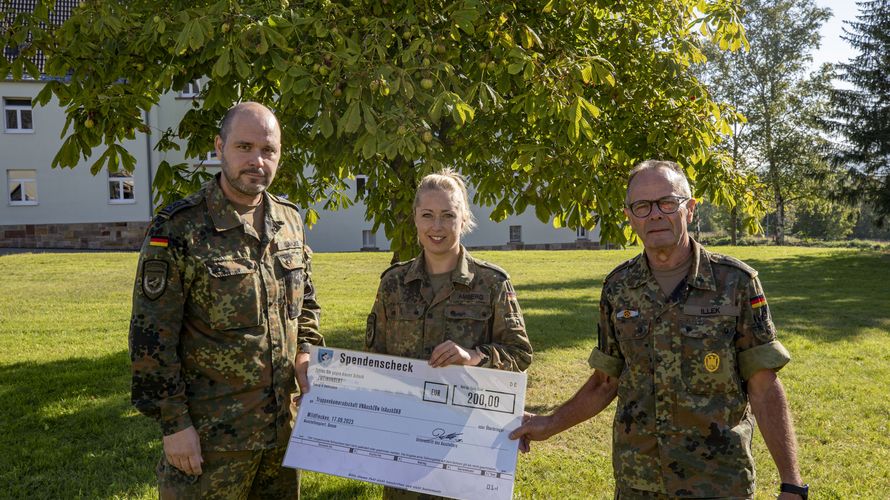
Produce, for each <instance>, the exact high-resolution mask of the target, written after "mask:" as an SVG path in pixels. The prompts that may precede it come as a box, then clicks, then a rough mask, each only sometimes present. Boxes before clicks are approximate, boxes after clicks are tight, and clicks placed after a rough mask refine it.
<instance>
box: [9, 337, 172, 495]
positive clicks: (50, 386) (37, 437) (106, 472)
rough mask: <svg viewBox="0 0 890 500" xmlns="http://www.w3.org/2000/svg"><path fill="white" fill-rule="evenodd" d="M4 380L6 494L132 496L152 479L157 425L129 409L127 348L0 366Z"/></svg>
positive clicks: (155, 457) (142, 489)
mask: <svg viewBox="0 0 890 500" xmlns="http://www.w3.org/2000/svg"><path fill="white" fill-rule="evenodd" d="M0 381H2V382H0V412H2V414H3V418H2V420H0V449H3V450H4V452H3V454H2V457H0V484H4V485H6V486H4V490H5V491H4V496H6V495H8V496H9V497H12V498H34V497H40V498H72V497H90V498H99V497H112V496H118V497H132V496H138V495H139V492H140V491H144V490H145V488H146V487H147V486H148V485H151V484H153V483H154V474H153V464H154V463H155V462H156V460H157V458H158V456H159V453H160V451H159V450H160V448H159V443H158V440H159V439H158V438H159V436H158V435H157V433H158V431H157V426H156V425H155V424H154V423H153V422H152V421H151V420H149V419H147V418H144V417H142V416H140V415H138V414H134V412H133V411H132V409H131V406H130V402H129V400H130V398H129V383H130V369H129V358H128V356H127V353H126V352H123V351H122V352H118V353H115V354H112V355H108V356H103V357H99V358H74V359H66V360H60V361H51V362H46V363H16V364H13V365H5V366H0Z"/></svg>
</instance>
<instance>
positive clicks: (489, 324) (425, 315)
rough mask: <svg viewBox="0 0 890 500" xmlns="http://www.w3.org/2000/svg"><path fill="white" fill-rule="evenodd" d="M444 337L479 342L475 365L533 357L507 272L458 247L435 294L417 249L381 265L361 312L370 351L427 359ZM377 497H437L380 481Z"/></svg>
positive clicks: (525, 361) (523, 362)
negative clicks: (370, 302)
mask: <svg viewBox="0 0 890 500" xmlns="http://www.w3.org/2000/svg"><path fill="white" fill-rule="evenodd" d="M446 340H451V341H453V342H454V343H456V344H458V345H460V346H461V347H463V348H464V349H473V348H478V349H479V351H481V352H482V353H483V355H484V356H485V359H484V360H483V361H482V363H481V364H480V365H479V366H483V367H486V368H497V369H501V370H511V371H523V370H525V369H526V368H528V365H529V364H530V363H531V361H532V346H531V343H529V340H528V335H526V333H525V320H524V319H523V318H522V310H521V309H520V308H519V302H517V301H516V292H514V291H513V285H512V284H511V283H510V277H509V276H507V273H506V272H505V271H504V270H503V269H501V268H499V267H497V266H495V265H493V264H489V263H487V262H484V261H481V260H476V259H474V258H473V257H472V256H470V254H469V253H468V252H467V251H466V249H465V248H463V247H461V253H460V257H459V258H458V263H457V267H456V268H455V269H454V271H452V272H451V280H450V283H447V284H446V285H445V286H444V287H443V288H442V289H441V290H439V293H438V294H435V295H434V293H433V287H432V285H431V283H430V278H429V275H428V274H427V272H426V269H425V267H424V258H423V252H421V253H420V256H419V257H417V258H416V259H414V260H411V261H409V262H404V263H400V264H396V265H394V266H392V267H390V268H389V269H387V270H386V271H385V272H384V273H383V275H382V276H381V278H380V287H379V288H378V290H377V299H376V300H375V301H374V309H373V310H372V311H371V314H370V315H368V325H367V333H366V337H365V345H366V347H367V349H368V350H369V351H372V352H380V353H386V354H392V355H394V356H405V357H408V358H416V359H429V358H430V355H431V354H432V352H433V349H435V347H436V346H437V345H439V344H441V343H442V342H445V341H446ZM383 498H385V499H387V500H397V499H398V500H409V499H410V500H432V499H438V498H443V497H437V496H433V495H427V494H421V493H414V492H411V491H405V490H399V489H396V488H390V487H385V488H384V489H383Z"/></svg>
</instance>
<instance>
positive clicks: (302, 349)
mask: <svg viewBox="0 0 890 500" xmlns="http://www.w3.org/2000/svg"><path fill="white" fill-rule="evenodd" d="M310 347H312V344H310V343H309V342H300V347H299V351H300V352H305V353H306V354H309V348H310Z"/></svg>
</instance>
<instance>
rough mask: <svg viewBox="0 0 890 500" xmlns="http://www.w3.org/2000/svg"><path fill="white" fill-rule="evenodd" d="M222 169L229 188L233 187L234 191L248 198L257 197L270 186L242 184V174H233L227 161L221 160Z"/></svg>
mask: <svg viewBox="0 0 890 500" xmlns="http://www.w3.org/2000/svg"><path fill="white" fill-rule="evenodd" d="M220 167H221V169H222V174H223V175H224V176H225V177H226V180H227V181H228V183H229V186H232V189H234V190H235V191H238V192H239V193H241V194H244V195H247V196H256V195H258V194H260V193H262V192H263V191H265V190H266V189H267V188H268V187H269V186H268V184H267V185H263V184H248V183H245V182H242V181H241V178H240V172H231V170H230V169H229V165H228V163H226V161H225V159H221V160H220ZM232 173H234V174H235V175H234V176H232V175H230V174H232ZM267 178H268V176H267Z"/></svg>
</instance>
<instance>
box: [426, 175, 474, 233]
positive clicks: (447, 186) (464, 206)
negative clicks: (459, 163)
mask: <svg viewBox="0 0 890 500" xmlns="http://www.w3.org/2000/svg"><path fill="white" fill-rule="evenodd" d="M433 190H438V191H444V192H446V193H449V194H450V195H451V196H452V197H453V198H454V199H456V200H457V202H458V203H459V204H460V213H461V216H462V218H463V222H464V223H463V226H461V228H460V234H461V236H463V235H465V234H467V233H469V232H470V231H472V230H473V228H474V227H476V218H475V217H474V216H473V212H471V211H470V197H469V195H468V194H467V184H466V182H465V181H464V178H463V177H462V176H461V175H460V174H459V173H457V171H455V170H452V169H450V168H443V169H442V170H440V171H438V172H435V173H432V174H427V175H425V176H424V177H423V179H421V180H420V184H418V185H417V191H416V192H415V193H414V209H415V210H417V205H419V204H420V195H421V194H423V193H425V192H427V191H433Z"/></svg>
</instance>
